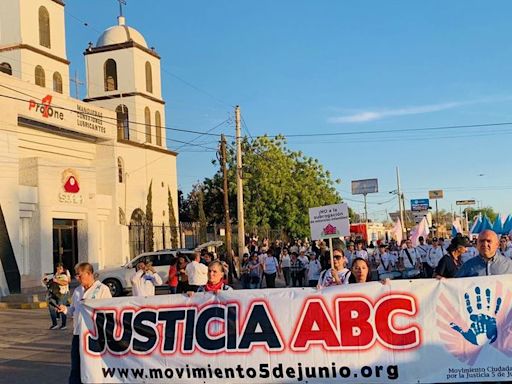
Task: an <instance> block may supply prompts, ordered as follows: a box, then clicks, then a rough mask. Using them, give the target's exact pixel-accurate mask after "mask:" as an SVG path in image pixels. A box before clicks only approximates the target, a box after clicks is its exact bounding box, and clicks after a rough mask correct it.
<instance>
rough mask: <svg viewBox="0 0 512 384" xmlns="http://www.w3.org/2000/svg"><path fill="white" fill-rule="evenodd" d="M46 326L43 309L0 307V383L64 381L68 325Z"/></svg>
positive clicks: (68, 348) (68, 347)
mask: <svg viewBox="0 0 512 384" xmlns="http://www.w3.org/2000/svg"><path fill="white" fill-rule="evenodd" d="M71 324H72V321H71ZM49 325H50V316H49V314H48V310H47V309H37V310H23V309H8V310H0V384H4V383H5V384H7V383H9V384H12V383H16V384H34V383H37V384H50V383H52V384H58V383H67V377H68V373H69V367H70V356H69V350H70V345H71V337H72V333H73V331H72V327H68V329H66V330H64V331H61V330H55V331H50V330H48V327H49Z"/></svg>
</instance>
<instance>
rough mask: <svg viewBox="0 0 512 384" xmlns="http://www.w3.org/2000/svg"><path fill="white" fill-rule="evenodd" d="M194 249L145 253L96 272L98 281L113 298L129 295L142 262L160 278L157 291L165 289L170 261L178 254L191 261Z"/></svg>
mask: <svg viewBox="0 0 512 384" xmlns="http://www.w3.org/2000/svg"><path fill="white" fill-rule="evenodd" d="M221 244H222V242H220V241H217V242H211V241H210V242H208V243H205V244H201V245H199V246H198V247H196V248H195V249H203V248H211V247H217V246H220V245H221ZM195 249H187V248H178V249H163V250H161V251H155V252H145V253H141V254H140V255H138V256H136V257H134V258H133V259H132V260H130V261H129V262H127V263H126V264H125V265H122V266H120V267H110V268H105V269H102V270H99V271H98V280H99V281H101V282H102V283H103V284H105V285H106V286H107V287H109V289H110V293H111V294H112V296H113V297H117V296H121V295H123V294H127V293H130V292H131V290H132V282H131V278H132V276H133V274H134V273H135V267H136V266H137V264H138V263H139V262H140V261H142V260H144V261H146V262H148V263H151V264H152V265H153V267H154V268H155V270H156V272H157V273H158V274H159V275H160V277H161V278H162V283H163V284H162V285H161V286H157V287H156V288H157V290H158V289H167V288H168V285H167V280H168V272H169V265H170V264H171V261H172V260H173V259H174V258H176V257H177V255H178V254H180V255H185V256H186V257H187V258H188V259H189V260H191V259H192V257H193V255H194V251H195Z"/></svg>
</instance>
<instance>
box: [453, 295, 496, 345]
mask: <svg viewBox="0 0 512 384" xmlns="http://www.w3.org/2000/svg"><path fill="white" fill-rule="evenodd" d="M475 294H476V311H474V309H473V306H472V305H471V299H470V297H469V294H468V293H467V292H466V293H465V294H464V299H465V300H466V309H467V311H468V314H469V320H471V325H470V327H469V329H468V330H467V331H464V330H463V329H462V328H461V327H460V326H459V325H457V324H455V323H450V327H452V329H454V330H455V331H457V332H459V333H460V334H461V335H462V336H464V338H465V339H466V340H467V341H469V342H470V343H471V344H474V345H484V344H486V343H487V342H488V343H489V344H492V343H494V342H495V341H496V339H497V337H498V328H497V326H496V314H497V313H498V312H499V310H500V307H501V302H502V300H501V297H498V298H497V299H496V305H495V307H494V311H492V308H491V290H490V289H489V288H487V289H486V290H485V300H486V306H485V308H484V307H483V306H482V292H481V289H480V287H476V288H475ZM473 312H475V313H473Z"/></svg>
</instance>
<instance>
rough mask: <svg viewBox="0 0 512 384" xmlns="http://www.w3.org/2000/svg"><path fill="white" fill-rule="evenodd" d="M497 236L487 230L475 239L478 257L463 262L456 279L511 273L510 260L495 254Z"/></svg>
mask: <svg viewBox="0 0 512 384" xmlns="http://www.w3.org/2000/svg"><path fill="white" fill-rule="evenodd" d="M498 246H499V241H498V235H496V233H495V232H494V231H491V230H490V229H487V230H485V231H482V232H480V234H479V235H478V239H477V249H478V256H476V257H473V258H472V259H470V260H468V261H467V262H465V263H464V264H463V265H462V267H461V268H460V269H459V271H458V272H457V274H456V277H473V276H492V275H505V274H509V273H512V260H511V259H507V258H506V257H504V256H502V255H501V254H500V253H499V252H497V250H498Z"/></svg>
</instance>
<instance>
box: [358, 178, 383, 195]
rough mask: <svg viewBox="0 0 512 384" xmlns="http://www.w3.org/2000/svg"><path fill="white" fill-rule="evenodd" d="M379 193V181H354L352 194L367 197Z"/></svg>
mask: <svg viewBox="0 0 512 384" xmlns="http://www.w3.org/2000/svg"><path fill="white" fill-rule="evenodd" d="M377 192H379V185H378V181H377V179H364V180H352V194H353V195H366V194H368V193H377Z"/></svg>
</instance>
